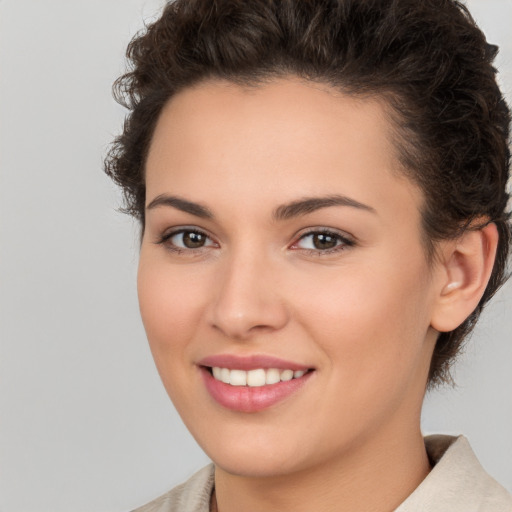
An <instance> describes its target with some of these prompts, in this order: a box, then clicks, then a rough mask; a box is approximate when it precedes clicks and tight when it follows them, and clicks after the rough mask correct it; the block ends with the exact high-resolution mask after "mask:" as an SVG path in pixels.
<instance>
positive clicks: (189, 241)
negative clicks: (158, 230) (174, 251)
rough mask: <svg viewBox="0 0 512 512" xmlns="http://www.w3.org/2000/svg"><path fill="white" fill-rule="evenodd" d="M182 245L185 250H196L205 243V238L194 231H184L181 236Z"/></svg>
mask: <svg viewBox="0 0 512 512" xmlns="http://www.w3.org/2000/svg"><path fill="white" fill-rule="evenodd" d="M181 236H182V240H183V245H184V246H185V247H186V248H187V249H197V248H199V247H203V246H204V244H205V243H206V236H205V235H203V233H197V232H195V231H185V232H184V233H183V234H182V235H181Z"/></svg>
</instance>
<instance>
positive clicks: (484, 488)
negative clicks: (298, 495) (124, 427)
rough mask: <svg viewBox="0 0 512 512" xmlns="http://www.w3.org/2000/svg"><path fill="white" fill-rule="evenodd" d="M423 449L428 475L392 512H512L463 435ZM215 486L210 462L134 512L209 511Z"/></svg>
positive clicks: (435, 440) (511, 503) (510, 500)
mask: <svg viewBox="0 0 512 512" xmlns="http://www.w3.org/2000/svg"><path fill="white" fill-rule="evenodd" d="M425 447H426V449H427V454H428V456H429V459H430V462H431V464H432V466H433V468H432V471H431V472H430V473H429V474H428V476H427V477H426V478H425V480H423V482H422V483H421V484H420V485H419V487H417V488H416V490H415V491H414V492H413V493H412V494H411V495H410V496H409V497H408V498H407V499H406V500H405V501H404V502H403V503H402V504H401V505H400V506H399V507H398V508H397V509H396V510H395V512H512V495H510V494H509V493H508V492H507V491H506V490H505V489H504V488H503V487H502V486H501V485H500V484H499V483H498V482H496V480H494V479H493V478H492V477H491V476H489V475H488V474H487V473H486V472H485V470H484V469H483V468H482V466H481V465H480V463H479V462H478V460H477V458H476V456H475V454H474V453H473V450H472V449H471V447H470V445H469V442H468V440H467V439H466V438H465V437H464V436H459V437H452V436H443V435H435V436H428V437H426V438H425ZM213 487H214V466H213V464H210V465H209V466H206V467H205V468H203V469H201V470H200V471H198V472H197V473H196V474H195V475H193V476H192V477H191V478H190V479H189V480H187V481H186V482H185V483H184V484H181V485H178V486H177V487H175V488H174V489H172V490H171V491H169V492H168V493H166V494H164V495H163V496H160V498H157V499H156V500H154V501H152V502H150V503H148V504H147V505H144V506H143V507H140V508H137V509H136V510H134V511H133V512H209V507H210V498H211V494H212V491H213ZM313 509H314V507H312V510H313Z"/></svg>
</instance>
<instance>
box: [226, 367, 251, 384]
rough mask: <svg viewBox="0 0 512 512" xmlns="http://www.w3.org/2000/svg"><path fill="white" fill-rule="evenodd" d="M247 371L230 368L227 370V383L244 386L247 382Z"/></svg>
mask: <svg viewBox="0 0 512 512" xmlns="http://www.w3.org/2000/svg"><path fill="white" fill-rule="evenodd" d="M247 377H248V376H247V372H244V371H243V370H231V371H230V372H229V383H230V384H231V385H232V386H245V385H246V384H247Z"/></svg>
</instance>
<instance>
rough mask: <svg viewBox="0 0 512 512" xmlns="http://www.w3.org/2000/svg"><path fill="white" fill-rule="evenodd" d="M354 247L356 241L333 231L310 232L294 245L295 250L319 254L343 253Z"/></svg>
mask: <svg viewBox="0 0 512 512" xmlns="http://www.w3.org/2000/svg"><path fill="white" fill-rule="evenodd" d="M353 245H354V241H353V240H351V239H350V238H348V237H345V236H343V235H342V234H340V233H335V232H332V231H310V232H309V233H306V234H305V235H303V236H302V237H301V238H300V239H299V241H298V242H296V243H295V244H294V246H293V247H292V248H293V249H304V250H306V251H309V252H310V253H311V252H316V253H317V254H322V253H323V254H329V253H331V252H334V251H342V250H343V249H346V248H347V247H351V246H353Z"/></svg>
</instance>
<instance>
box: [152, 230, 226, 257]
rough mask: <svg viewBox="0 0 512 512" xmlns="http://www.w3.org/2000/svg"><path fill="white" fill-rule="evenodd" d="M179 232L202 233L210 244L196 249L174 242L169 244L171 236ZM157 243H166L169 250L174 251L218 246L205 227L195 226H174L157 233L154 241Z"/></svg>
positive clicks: (188, 250)
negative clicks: (180, 245)
mask: <svg viewBox="0 0 512 512" xmlns="http://www.w3.org/2000/svg"><path fill="white" fill-rule="evenodd" d="M180 233H198V234H201V235H204V236H205V237H206V238H207V239H208V240H209V241H210V242H212V244H208V245H205V246H202V247H198V248H196V249H192V248H188V247H179V246H176V245H174V244H170V243H169V241H170V239H171V238H172V237H174V236H176V235H179V234H180ZM154 243H155V244H157V245H167V247H168V248H169V249H170V250H173V251H175V252H196V253H197V252H199V251H201V249H205V248H208V247H212V246H217V247H218V246H219V244H218V242H217V241H216V240H215V238H214V237H213V236H211V235H210V234H209V233H208V231H206V230H205V229H202V228H199V227H197V226H175V227H172V228H169V229H167V230H165V231H164V232H163V233H161V234H158V236H157V239H156V240H155V242H154Z"/></svg>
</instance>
